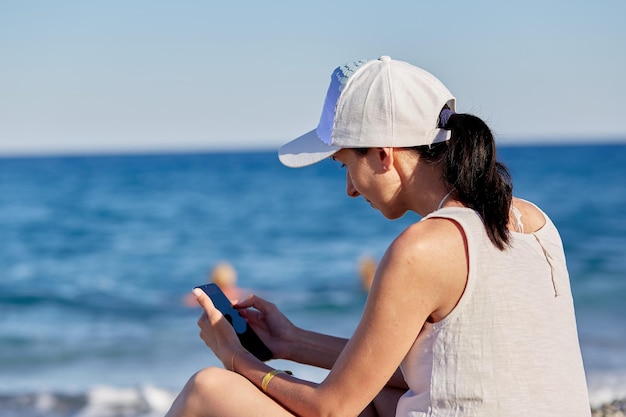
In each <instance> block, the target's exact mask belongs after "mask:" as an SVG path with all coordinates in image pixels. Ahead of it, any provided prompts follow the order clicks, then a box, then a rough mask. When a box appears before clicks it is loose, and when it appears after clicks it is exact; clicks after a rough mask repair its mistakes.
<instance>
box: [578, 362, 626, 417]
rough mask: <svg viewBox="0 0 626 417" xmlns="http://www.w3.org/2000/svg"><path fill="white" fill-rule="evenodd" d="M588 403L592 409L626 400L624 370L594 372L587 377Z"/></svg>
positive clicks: (625, 372) (625, 375) (625, 376)
mask: <svg viewBox="0 0 626 417" xmlns="http://www.w3.org/2000/svg"><path fill="white" fill-rule="evenodd" d="M587 387H588V388H589V402H590V403H591V407H592V408H597V407H600V406H601V405H603V404H610V403H612V402H613V401H615V400H624V399H626V370H623V369H622V370H614V371H607V372H601V373H600V372H596V373H591V374H588V375H587Z"/></svg>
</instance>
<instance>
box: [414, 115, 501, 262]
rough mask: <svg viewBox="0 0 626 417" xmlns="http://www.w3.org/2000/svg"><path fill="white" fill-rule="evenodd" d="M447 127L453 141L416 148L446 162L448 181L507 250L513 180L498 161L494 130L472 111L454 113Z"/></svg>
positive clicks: (434, 160) (433, 160)
mask: <svg viewBox="0 0 626 417" xmlns="http://www.w3.org/2000/svg"><path fill="white" fill-rule="evenodd" d="M444 128H445V129H446V130H450V131H451V137H450V140H448V141H446V142H440V143H436V144H433V145H430V146H418V147H415V148H413V149H415V150H416V151H417V152H418V154H419V155H420V157H421V158H423V159H425V160H427V161H429V162H431V163H443V180H444V181H445V183H446V184H447V185H448V186H450V188H452V187H454V189H455V191H456V194H457V196H458V198H459V200H460V201H461V202H462V203H463V204H465V205H466V206H467V207H470V208H472V209H474V210H476V211H477V212H478V213H479V214H480V216H481V217H482V219H483V222H484V224H485V228H486V230H487V235H488V236H489V239H490V240H491V242H493V244H494V245H495V246H496V247H497V248H498V249H500V250H504V249H505V247H506V246H507V245H508V243H509V236H510V235H509V229H508V227H507V225H508V222H509V210H510V208H511V200H512V198H513V183H512V181H511V176H510V174H509V171H508V170H507V168H506V166H504V165H503V164H502V163H500V162H498V161H497V160H496V145H495V140H494V138H493V135H492V133H491V130H490V129H489V127H488V126H487V125H486V124H485V122H483V121H482V120H481V119H479V118H478V117H476V116H473V115H471V114H452V115H451V116H450V118H449V119H448V122H447V124H446V126H444Z"/></svg>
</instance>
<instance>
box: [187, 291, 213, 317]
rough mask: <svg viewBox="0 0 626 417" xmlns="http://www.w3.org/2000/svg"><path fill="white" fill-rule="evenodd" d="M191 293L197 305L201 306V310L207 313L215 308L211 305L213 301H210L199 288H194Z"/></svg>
mask: <svg viewBox="0 0 626 417" xmlns="http://www.w3.org/2000/svg"><path fill="white" fill-rule="evenodd" d="M192 292H193V295H195V297H196V300H197V301H198V303H199V304H200V305H201V306H202V308H204V310H205V311H206V312H207V313H208V312H209V311H210V310H212V309H214V308H215V306H214V305H213V301H211V298H210V297H209V296H208V295H207V294H206V293H205V292H204V291H202V290H201V289H200V288H194V289H193V291H192Z"/></svg>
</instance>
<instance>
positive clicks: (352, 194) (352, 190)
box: [346, 172, 361, 197]
mask: <svg viewBox="0 0 626 417" xmlns="http://www.w3.org/2000/svg"><path fill="white" fill-rule="evenodd" d="M346 194H348V196H350V197H358V196H360V195H361V194H360V193H359V192H358V191H357V190H356V188H354V184H353V183H352V178H350V173H348V172H346Z"/></svg>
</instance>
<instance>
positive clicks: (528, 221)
mask: <svg viewBox="0 0 626 417" xmlns="http://www.w3.org/2000/svg"><path fill="white" fill-rule="evenodd" d="M512 205H513V207H515V208H516V209H517V210H518V211H519V213H520V214H521V215H522V216H521V219H520V220H521V222H522V224H523V225H524V231H525V232H526V233H533V232H536V231H537V230H539V229H541V228H542V227H543V226H544V225H545V224H546V218H545V217H544V215H543V213H542V212H541V211H540V210H539V209H538V208H537V207H536V206H535V205H534V204H531V203H529V202H528V201H525V200H522V199H519V198H513V202H512Z"/></svg>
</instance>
